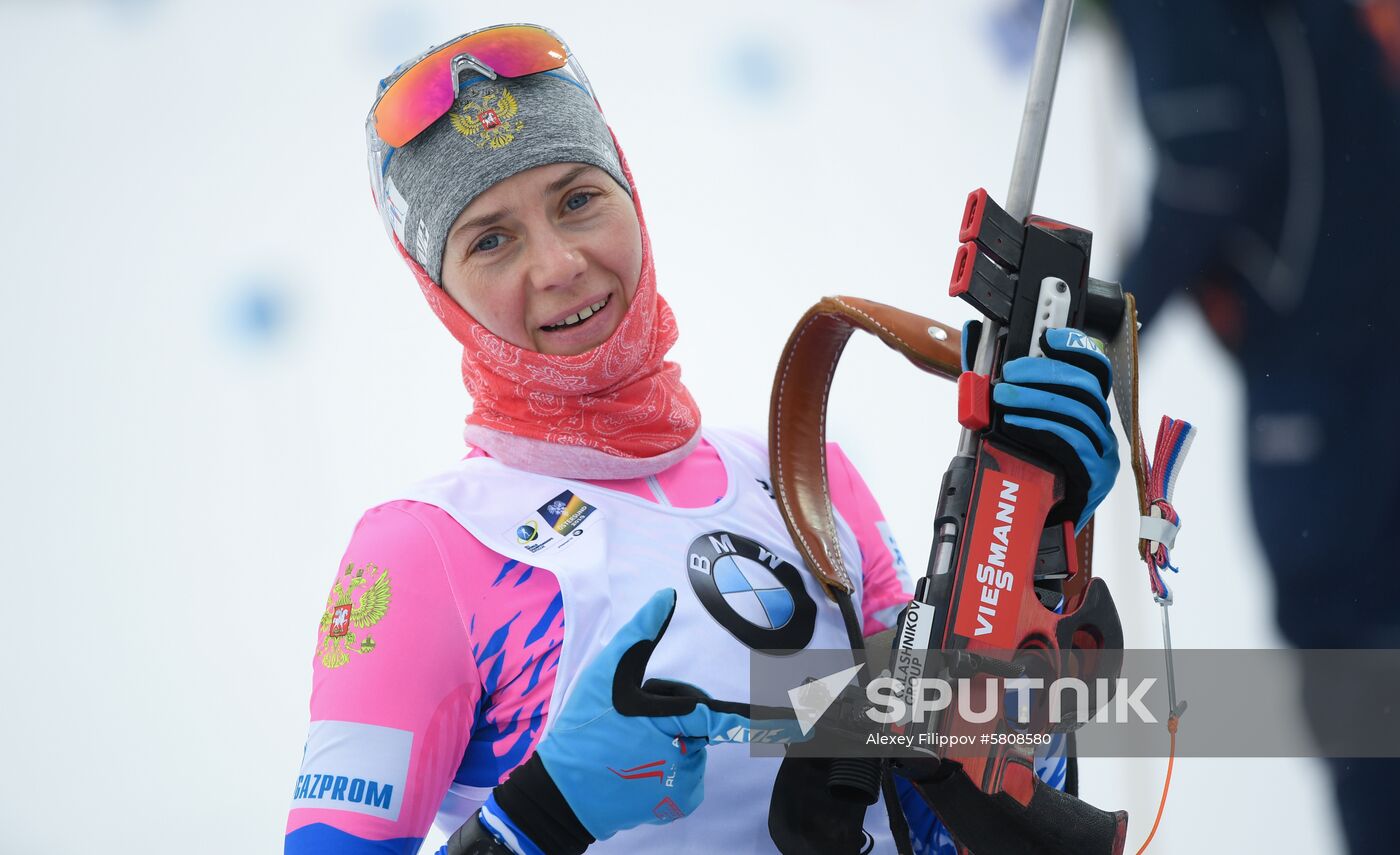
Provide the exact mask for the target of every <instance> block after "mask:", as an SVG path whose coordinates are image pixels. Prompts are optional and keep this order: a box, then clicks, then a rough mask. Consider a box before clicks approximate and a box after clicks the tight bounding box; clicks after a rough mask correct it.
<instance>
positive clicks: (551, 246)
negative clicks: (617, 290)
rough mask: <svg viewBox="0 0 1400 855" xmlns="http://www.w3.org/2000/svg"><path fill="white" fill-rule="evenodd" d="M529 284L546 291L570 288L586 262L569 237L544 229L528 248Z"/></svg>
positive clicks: (585, 268)
mask: <svg viewBox="0 0 1400 855" xmlns="http://www.w3.org/2000/svg"><path fill="white" fill-rule="evenodd" d="M530 262H531V263H530V281H531V284H533V285H534V286H535V287H536V288H538V289H540V290H547V289H549V288H558V287H562V286H567V285H570V284H573V282H574V281H575V280H577V279H578V278H579V277H580V276H582V275H583V273H584V271H585V270H587V269H588V259H587V258H585V257H584V254H583V251H582V250H581V249H580V247H578V246H577V245H576V243H575V241H574V240H572V239H571V236H570V235H567V234H563V233H561V232H560V230H559V229H548V230H546V231H545V232H544V233H542V234H540V235H538V236H537V237H536V239H535V240H534V242H533V244H532V246H531V258H530Z"/></svg>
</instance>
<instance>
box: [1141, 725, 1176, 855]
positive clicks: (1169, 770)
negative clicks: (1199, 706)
mask: <svg viewBox="0 0 1400 855" xmlns="http://www.w3.org/2000/svg"><path fill="white" fill-rule="evenodd" d="M1180 720H1181V719H1179V718H1177V717H1176V716H1172V717H1171V718H1169V719H1167V732H1168V733H1170V734H1171V735H1172V745H1171V753H1170V754H1168V755H1167V780H1166V781H1165V782H1164V783H1163V784H1162V801H1161V803H1159V804H1158V805H1157V818H1156V819H1155V820H1153V821H1152V830H1151V831H1149V832H1147V839H1146V840H1144V841H1142V848H1141V849H1139V850H1138V851H1137V855H1142V853H1144V852H1146V851H1147V844H1149V843H1151V842H1152V838H1153V837H1154V836H1156V834H1157V826H1159V825H1161V824H1162V812H1163V811H1164V810H1166V808H1167V790H1169V789H1171V785H1172V764H1173V763H1175V762H1176V723H1177V722H1178V721H1180Z"/></svg>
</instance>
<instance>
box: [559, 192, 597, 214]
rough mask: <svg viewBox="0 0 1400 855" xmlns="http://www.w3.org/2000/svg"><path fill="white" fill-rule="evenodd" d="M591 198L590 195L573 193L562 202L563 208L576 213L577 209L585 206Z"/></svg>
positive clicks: (591, 195)
mask: <svg viewBox="0 0 1400 855" xmlns="http://www.w3.org/2000/svg"><path fill="white" fill-rule="evenodd" d="M592 198H593V194H592V193H575V194H574V195H572V196H570V197H569V198H568V199H565V200H564V207H566V208H568V209H569V210H570V211H577V210H578V209H579V208H582V207H583V206H584V205H587V204H588V200H589V199H592Z"/></svg>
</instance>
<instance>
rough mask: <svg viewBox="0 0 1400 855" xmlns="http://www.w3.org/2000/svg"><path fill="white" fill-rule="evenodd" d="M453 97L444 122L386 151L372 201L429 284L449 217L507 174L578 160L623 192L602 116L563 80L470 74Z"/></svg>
mask: <svg viewBox="0 0 1400 855" xmlns="http://www.w3.org/2000/svg"><path fill="white" fill-rule="evenodd" d="M389 82H392V78H391V79H390V80H389V81H386V83H389ZM458 92H459V95H458V98H457V102H456V103H455V104H454V105H453V106H452V109H451V110H450V111H449V112H448V113H447V115H445V116H443V117H442V118H440V119H438V120H437V121H436V122H434V123H433V124H432V125H431V126H430V127H429V128H428V129H427V130H426V131H424V132H423V133H421V134H419V135H418V136H417V137H415V138H414V139H412V140H411V141H409V142H408V144H406V145H405V146H404V147H403V148H400V149H397V150H394V151H392V152H390V154H389V162H388V169H387V174H386V176H385V181H384V193H383V198H382V199H380V205H381V213H382V214H383V215H384V216H385V219H386V221H388V222H389V224H390V226H391V228H392V229H393V230H394V233H395V234H397V235H398V238H399V241H400V242H401V243H403V245H404V248H405V249H407V250H408V252H409V254H410V255H411V256H413V259H414V260H415V261H417V262H418V263H419V264H421V265H422V266H423V269H424V270H426V271H427V272H428V275H429V276H431V277H432V279H433V281H434V282H437V283H439V284H441V283H442V254H443V250H444V249H445V248H446V246H447V232H448V229H449V228H450V227H451V225H452V223H453V222H454V221H455V220H456V219H457V215H458V214H460V213H461V212H462V209H463V208H466V207H467V205H469V204H471V201H472V200H473V199H475V198H476V197H477V196H479V195H481V194H482V193H483V192H485V191H486V190H487V189H488V188H490V187H491V186H492V185H494V184H496V183H497V182H499V181H503V180H505V179H507V178H509V177H511V176H512V175H516V174H517V173H520V172H524V171H525V170H527V169H532V168H534V167H536V166H545V165H548V164H552V163H586V164H589V165H590V166H596V167H598V168H599V169H601V170H603V171H604V172H606V173H608V174H609V175H611V176H612V177H613V180H615V181H616V182H617V183H618V184H619V185H620V186H621V187H622V189H623V190H626V191H627V193H628V194H629V195H630V194H631V192H632V190H631V188H630V187H628V186H627V180H626V179H625V178H624V177H623V174H622V165H621V164H620V163H619V161H618V156H617V149H616V147H615V146H614V145H613V141H612V136H611V135H610V134H609V133H608V127H607V124H606V123H605V122H604V121H603V115H602V114H601V113H600V112H598V107H597V105H596V104H595V103H594V101H593V98H592V96H590V95H589V94H588V92H587V91H585V90H584V88H583V87H582V86H580V85H579V84H578V83H577V82H575V81H574V80H573V79H572V78H570V77H568V76H566V75H564V74H561V73H557V72H550V71H547V72H543V73H541V74H534V75H531V76H529V77H518V78H513V79H506V78H498V79H496V80H488V79H486V78H484V77H474V78H469V79H465V80H463V81H462V84H461V85H460V86H459V88H458ZM373 168H376V166H375V164H374V162H373V158H372V159H371V169H373ZM386 206H387V210H385V207H386Z"/></svg>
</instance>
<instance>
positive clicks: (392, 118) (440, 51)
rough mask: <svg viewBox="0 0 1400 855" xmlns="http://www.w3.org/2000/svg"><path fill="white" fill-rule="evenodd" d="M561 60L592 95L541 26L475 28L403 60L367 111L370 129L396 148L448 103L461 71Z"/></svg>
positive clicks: (511, 69)
mask: <svg viewBox="0 0 1400 855" xmlns="http://www.w3.org/2000/svg"><path fill="white" fill-rule="evenodd" d="M566 66H568V71H569V73H570V74H571V75H572V76H573V77H575V78H576V79H577V80H578V81H579V83H581V84H582V85H583V88H584V89H585V90H587V91H588V93H589V95H592V94H593V90H592V87H590V86H589V85H588V78H587V77H585V76H584V74H583V69H582V68H580V67H579V66H578V63H577V62H575V61H573V60H572V59H571V55H570V53H569V48H568V46H567V45H565V44H564V41H563V39H561V38H559V36H557V35H555V34H554V33H552V32H550V31H549V30H547V29H545V28H544V27H540V26H536V25H534V24H500V25H498V26H494V27H487V28H485V29H481V30H475V31H473V32H470V33H467V34H466V35H462V36H458V37H457V38H455V39H453V40H452V41H450V42H447V43H445V44H442V45H439V46H437V47H434V48H430V49H429V50H428V52H427V53H425V54H423V56H421V57H419V58H418V59H417V60H414V61H413V62H412V63H410V64H408V68H407V70H406V71H404V72H403V73H402V74H401V75H399V77H398V78H397V79H396V80H394V82H393V83H390V84H389V85H388V86H386V87H385V88H384V90H383V91H382V92H380V93H379V98H378V99H377V100H376V101H375V103H374V108H373V110H372V111H371V117H372V124H373V130H374V132H375V134H376V135H377V136H378V137H379V139H380V140H382V141H383V142H384V143H385V144H386V145H388V146H390V147H392V148H400V147H402V146H403V145H405V144H406V143H408V142H409V141H410V140H412V139H413V138H414V137H416V136H418V135H419V134H421V133H423V131H425V130H427V129H428V127H429V126H430V125H432V123H433V122H435V121H437V120H438V119H440V118H442V117H443V116H445V115H446V114H447V111H449V110H451V109H452V105H453V103H455V102H456V100H457V86H458V84H459V82H460V81H461V79H462V76H463V75H464V74H481V75H484V76H486V77H488V78H490V79H492V80H495V79H497V78H500V77H506V78H510V77H525V76H527V75H530V74H539V73H540V72H543V71H556V70H558V69H562V68H565V67H566ZM594 100H595V101H596V100H597V99H596V98H595V99H594Z"/></svg>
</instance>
